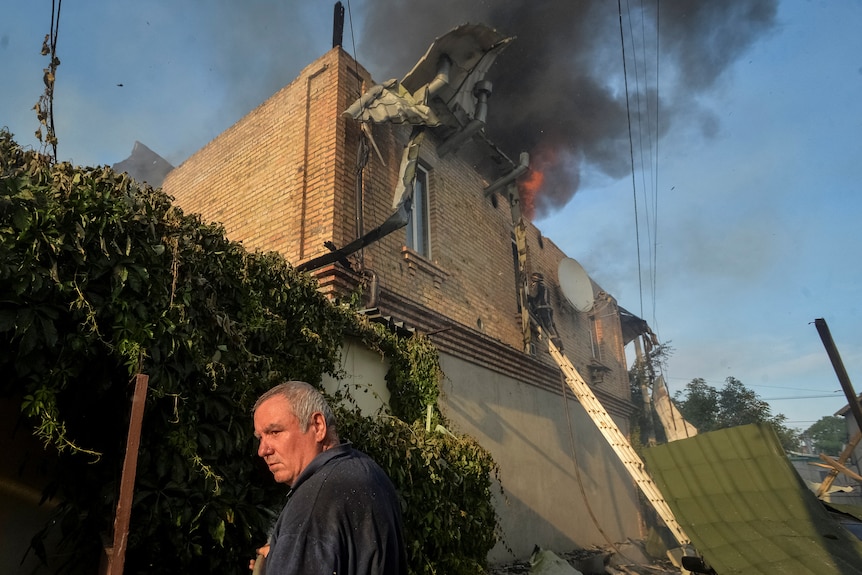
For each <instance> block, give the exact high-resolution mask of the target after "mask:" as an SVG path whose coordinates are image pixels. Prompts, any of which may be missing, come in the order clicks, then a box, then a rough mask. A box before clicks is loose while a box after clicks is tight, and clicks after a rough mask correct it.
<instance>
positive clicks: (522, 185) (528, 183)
mask: <svg viewBox="0 0 862 575" xmlns="http://www.w3.org/2000/svg"><path fill="white" fill-rule="evenodd" d="M556 163H557V152H556V150H555V149H553V148H552V147H550V146H549V145H541V144H540V145H539V146H538V147H537V149H536V150H535V151H534V152H533V153H532V156H531V158H530V169H529V171H527V176H526V177H525V178H523V179H521V180H520V181H519V182H518V193H519V195H520V198H521V213H523V214H524V217H526V218H527V219H530V220H531V219H533V216H534V215H535V213H536V198H537V197H539V194H541V193H542V186H543V185H544V183H545V172H547V171H548V170H549V169H550V168H552V167H553V165H554V164H556Z"/></svg>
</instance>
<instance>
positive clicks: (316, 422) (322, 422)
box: [308, 411, 327, 443]
mask: <svg viewBox="0 0 862 575" xmlns="http://www.w3.org/2000/svg"><path fill="white" fill-rule="evenodd" d="M308 430H309V431H311V432H312V433H313V434H314V439H315V440H316V441H317V442H318V443H323V442H324V441H325V440H326V432H327V427H326V418H325V417H323V414H322V413H320V412H319V411H316V412H314V413H312V414H311V422H310V424H309V426H308Z"/></svg>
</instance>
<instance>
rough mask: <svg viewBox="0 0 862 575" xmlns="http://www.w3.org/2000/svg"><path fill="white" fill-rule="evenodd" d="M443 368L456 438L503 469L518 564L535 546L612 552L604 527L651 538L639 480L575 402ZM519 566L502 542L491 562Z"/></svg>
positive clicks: (445, 359)
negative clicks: (643, 519)
mask: <svg viewBox="0 0 862 575" xmlns="http://www.w3.org/2000/svg"><path fill="white" fill-rule="evenodd" d="M440 360H441V366H442V368H443V371H444V373H445V374H446V377H445V381H444V384H443V389H442V392H443V393H442V397H441V402H440V403H441V407H442V409H443V411H444V413H445V414H446V416H447V417H449V418H450V420H451V422H452V427H453V428H454V429H453V431H456V432H459V433H464V434H467V435H470V436H472V437H473V438H475V439H476V440H477V441H478V442H479V443H480V444H481V445H482V446H483V447H485V448H486V449H488V450H489V451H490V452H491V454H492V455H493V457H494V460H495V461H496V462H497V464H498V465H499V468H500V483H501V485H502V488H503V495H500V494H499V493H497V494H496V506H497V511H498V513H499V515H500V520H501V526H502V529H503V534H504V537H505V540H506V544H507V545H509V546H510V547H511V549H512V551H513V552H514V554H515V556H516V557H519V558H524V557H529V555H530V553H531V552H532V550H533V546H534V545H539V546H541V547H543V548H547V549H554V550H558V551H566V550H572V549H576V548H578V547H585V546H587V545H591V544H596V545H606V544H607V541H605V540H604V538H603V537H602V536H601V534H600V531H599V528H601V531H604V533H606V534H607V535H608V537H609V538H610V539H612V540H613V542H620V541H624V540H626V538H639V537H641V536H642V533H641V525H640V507H639V505H640V504H639V502H638V496H637V493H636V487H635V485H634V482H633V481H632V480H631V479H630V476H629V475H628V474H627V472H626V470H625V468H624V467H623V465H622V463H620V461H619V459H618V458H617V457H616V455H615V454H614V453H613V451H612V450H611V447H610V446H609V445H608V444H607V442H606V441H605V440H604V438H603V437H602V435H601V433H600V432H599V430H598V429H597V428H596V426H595V424H594V423H593V422H592V420H591V419H590V418H589V416H588V415H587V414H586V412H585V411H584V409H583V408H582V407H581V405H580V404H579V403H578V402H577V401H576V400H574V399H573V398H571V396H568V397H569V398H568V399H567V400H566V402H564V400H563V396H562V393H560V394H555V393H552V392H550V391H547V390H542V389H538V388H536V387H535V386H532V385H529V384H526V383H524V382H522V381H519V380H517V379H514V378H511V377H506V376H503V375H500V374H498V373H494V372H491V371H489V370H484V369H482V368H478V367H476V366H475V365H473V364H470V363H467V362H465V361H463V360H460V359H457V358H454V357H451V356H447V355H441V358H440ZM616 423H617V425H621V424H623V423H624V422H621V421H619V420H616ZM621 429H622V430H623V432H624V433H625V432H627V426H625V425H623V426H621ZM611 493H612V494H613V497H608V494H611ZM591 512H592V513H591ZM591 515H592V516H595V517H596V521H595V522H594V521H593V519H592V518H591ZM511 559H512V556H511V555H510V554H509V552H508V551H507V550H506V548H505V547H504V546H503V545H502V544H498V545H497V546H496V547H495V548H494V549H493V550H492V552H491V554H490V555H489V561H490V562H491V563H495V562H505V561H509V560H511Z"/></svg>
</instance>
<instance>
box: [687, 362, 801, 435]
mask: <svg viewBox="0 0 862 575" xmlns="http://www.w3.org/2000/svg"><path fill="white" fill-rule="evenodd" d="M674 403H675V404H676V406H677V408H678V409H679V410H680V412H681V413H682V415H683V417H685V418H686V420H688V421H689V423H691V424H692V425H694V426H695V427H697V429H698V430H699V431H700V432H706V431H714V430H717V429H725V428H727V427H736V426H738V425H746V424H749V423H769V424H771V425H772V427H773V428H774V429H775V432H776V433H777V434H778V439H779V440H780V441H781V445H782V447H784V449H785V450H787V451H791V450H794V449H797V448H798V447H799V432H798V431H797V430H796V429H794V428H790V427H787V425H785V421H787V418H786V417H785V416H784V415H782V414H780V413H779V414H778V415H772V412H771V409H770V407H769V404H768V403H767V402H765V401H764V400H762V399H760V396H758V395H757V393H755V392H754V391H752V390H750V389H748V388H747V387H745V385H744V384H743V383H742V382H741V381H739V380H738V379H736V378H735V377H728V378H727V379H726V380H725V383H724V387H722V388H721V389H715V388H714V387H712V386H711V385H709V384H708V383H706V381H704V380H703V379H701V378H696V379H693V380H691V381H690V382H689V383H688V384H686V386H685V389H684V390H683V391H678V392H676V393H675V394H674Z"/></svg>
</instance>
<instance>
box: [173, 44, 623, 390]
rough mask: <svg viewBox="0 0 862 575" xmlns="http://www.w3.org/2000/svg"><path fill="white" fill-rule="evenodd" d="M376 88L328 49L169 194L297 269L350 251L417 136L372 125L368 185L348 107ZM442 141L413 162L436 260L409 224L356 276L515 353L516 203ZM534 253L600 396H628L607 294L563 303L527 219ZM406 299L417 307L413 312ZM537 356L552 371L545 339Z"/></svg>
mask: <svg viewBox="0 0 862 575" xmlns="http://www.w3.org/2000/svg"><path fill="white" fill-rule="evenodd" d="M370 84H371V79H370V77H369V75H368V73H367V71H365V70H364V69H363V68H361V67H360V66H358V65H357V64H356V62H354V61H353V59H352V58H350V57H349V56H348V55H347V54H346V53H344V52H343V51H342V50H341V49H340V48H335V49H333V50H331V51H329V52H328V53H327V54H325V55H324V56H323V57H321V58H320V59H319V60H317V61H316V62H314V63H312V64H311V65H309V66H308V67H306V68H305V69H304V70H303V71H302V73H301V74H300V75H299V77H298V78H297V79H296V80H294V81H293V82H292V83H291V84H289V85H288V86H286V87H285V88H283V89H282V90H280V91H279V92H277V93H276V94H275V95H273V96H272V97H271V98H270V99H269V100H267V101H266V102H264V103H263V104H262V105H260V106H259V107H258V108H256V109H255V110H253V111H252V112H251V113H249V114H248V115H247V116H246V117H244V118H243V119H241V120H240V121H239V122H237V123H236V124H235V125H234V126H232V127H231V128H229V129H228V130H226V131H225V132H224V133H222V134H221V135H219V136H218V137H217V138H216V139H214V140H213V141H212V142H210V143H209V144H208V145H207V146H205V147H204V148H203V149H201V150H200V151H199V152H197V153H196V154H195V155H193V156H192V157H191V158H189V159H188V160H187V161H186V162H184V163H183V164H182V165H181V166H179V167H178V168H177V169H175V170H174V171H173V172H171V173H170V174H169V175H168V177H167V179H166V180H165V183H164V188H165V190H166V191H167V192H168V193H170V194H172V195H173V196H175V197H176V200H177V203H178V204H179V205H180V206H181V207H183V209H185V210H186V211H189V212H199V213H201V214H202V215H203V217H204V219H205V220H214V221H218V222H221V223H222V224H224V226H225V228H226V231H227V234H228V236H229V237H230V238H231V239H235V240H242V241H243V243H244V244H245V245H246V247H248V248H249V249H255V250H267V251H268V250H275V251H279V252H281V253H282V254H284V255H285V257H286V258H287V259H288V260H289V261H291V262H292V263H293V264H295V265H296V264H299V263H302V262H304V261H307V260H309V259H311V258H313V257H316V256H319V255H322V254H323V253H326V252H327V251H328V250H327V249H326V248H325V247H324V242H326V241H331V242H333V243H334V244H335V245H337V246H339V247H340V246H344V245H345V244H347V243H348V242H350V241H352V240H354V239H355V238H356V237H358V235H359V230H360V229H362V230H364V231H365V232H367V231H369V230H371V229H373V228H375V227H376V226H379V225H380V224H381V223H383V222H384V221H385V220H386V219H387V218H388V217H389V216H390V215H391V214H392V212H393V209H392V202H393V193H394V190H395V187H396V183H397V177H398V168H399V164H400V161H401V154H402V150H403V148H404V145H405V143H406V142H407V140H408V138H409V136H410V132H411V127H410V126H405V125H391V124H382V125H376V126H373V127H372V134H373V137H374V141H375V143H376V144H377V147H378V149H379V152H380V156H381V157H382V160H381V157H378V154H377V153H376V152H375V151H374V150H371V152H370V157H369V158H368V163H367V165H366V166H365V168H364V170H362V173H361V181H360V177H359V176H358V173H359V171H358V169H357V151H358V149H359V143H360V130H359V127H358V124H357V123H356V122H355V121H353V120H352V119H348V118H345V117H343V116H342V115H341V113H342V112H343V111H344V110H345V109H346V108H347V107H348V106H349V105H350V104H351V103H352V102H353V101H355V100H356V99H357V98H358V97H359V96H360V94H361V93H362V92H363V91H364V89H365V87H367V86H368V85H370ZM490 113H491V114H493V106H492V107H491V109H490ZM439 143H440V142H439V141H438V140H437V139H436V137H435V136H434V134H433V133H432V132H431V131H428V132H426V137H425V140H424V141H423V143H422V146H421V148H420V155H419V157H420V162H421V164H422V166H423V167H425V168H426V169H427V170H428V176H429V182H428V183H429V225H430V237H431V247H430V256H429V257H428V258H425V257H422V256H420V255H419V254H417V253H415V252H413V251H412V250H409V249H408V248H406V247H405V245H404V244H405V238H406V234H405V231H404V230H403V229H402V230H398V231H396V232H394V233H393V234H391V235H389V236H387V237H385V238H383V239H382V240H380V241H378V242H376V243H374V244H372V245H370V246H368V247H367V248H365V249H364V250H362V251H361V252H359V253H357V254H355V255H354V256H353V257H352V258H351V259H352V260H353V262H354V268H356V269H359V270H366V271H371V272H373V273H374V274H375V275H376V277H377V279H378V281H379V286H380V293H381V294H382V295H381V297H380V298H379V301H378V302H377V305H378V306H379V307H381V309H383V310H384V311H386V310H389V313H392V312H393V310H395V311H398V310H401V311H403V310H404V309H406V307H411V309H415V305H418V307H419V308H420V309H425V310H426V311H427V312H428V313H426V314H425V315H424V316H423V317H421V318H416V319H417V320H418V321H417V323H418V324H419V325H420V326H421V327H422V328H423V330H424V331H434V330H437V329H444V328H446V325H440V323H441V320H440V318H446V319H445V322H446V323H447V324H451V323H453V322H454V323H456V324H459V325H460V326H462V328H463V329H461V330H460V331H459V333H465V334H466V333H472V334H474V335H475V336H476V337H486V338H489V339H490V340H495V341H499V342H501V343H502V344H504V345H506V346H508V347H511V348H514V350H515V352H518V351H520V350H521V349H522V348H523V343H522V341H523V338H522V334H521V322H520V314H519V311H518V302H517V288H516V279H515V273H514V262H513V256H512V230H513V226H512V213H511V210H510V207H509V204H508V202H507V200H506V198H505V197H503V196H498V197H497V198H495V199H496V201H492V198H489V197H486V196H485V194H484V188H485V187H486V186H487V185H488V184H490V183H491V181H489V180H492V179H493V178H494V177H495V176H494V175H492V174H487V173H480V172H479V171H477V170H476V169H475V168H474V167H473V165H472V164H471V163H470V162H468V161H467V159H465V157H466V154H460V153H449V154H447V155H446V156H445V157H440V156H439V155H438V154H437V151H436V150H437V146H438V145H439ZM471 145H472V144H471ZM527 252H528V265H529V268H530V271H540V272H542V273H544V275H545V278H546V283H547V285H548V287H549V289H550V291H551V293H552V295H553V300H552V304H553V305H554V308H555V319H556V325H557V328H558V331H559V333H560V335H561V337H562V339H563V341H564V342H565V345H566V348H565V352H566V355H567V356H568V357H569V358H570V360H571V361H572V363H573V364H574V365H575V367H576V368H577V369H578V370H579V371H580V372H581V374H582V375H583V376H584V377H585V378H586V379H587V380H588V381H590V377H589V373H590V370H589V366H590V364H591V363H595V360H597V359H599V360H600V361H601V364H603V365H604V366H607V367H608V368H609V369H610V371H609V372H608V374H607V375H606V377H605V379H604V381H603V382H602V383H601V384H600V388H602V390H603V391H604V392H607V393H610V394H612V395H615V396H617V397H621V398H627V397H628V394H629V392H628V382H627V375H626V366H625V359H624V352H623V346H622V333H621V330H620V325H619V320H618V318H615V317H614V316H613V315H614V312H615V311H616V302H614V301H613V299H612V298H610V297H607V298H605V299H603V300H602V303H601V309H598V308H597V312H596V313H593V314H589V313H582V312H578V311H576V310H575V309H574V308H572V307H571V306H570V305H569V304H568V303H566V302H565V301H564V298H562V297H561V294H560V291H559V288H558V286H559V283H558V279H557V266H558V264H559V262H560V260H561V259H562V258H564V257H565V254H564V253H563V252H562V250H560V249H559V248H558V247H557V246H556V245H555V244H554V243H553V242H552V241H550V240H549V239H547V238H542V237H541V234H540V232H539V230H538V229H536V228H535V227H534V226H532V225H529V226H528V233H527ZM316 274H317V275H318V278H319V280H320V282H321V285H322V286H323V289H324V290H325V291H328V292H330V293H333V292H337V291H339V290H341V291H343V290H345V289H348V290H349V289H352V288H353V287H354V286H355V285H356V284H357V283H358V282H359V281H360V277H361V276H360V275H359V274H354V273H352V272H345V271H344V270H343V269H341V268H340V267H339V266H334V265H333V266H328V267H326V268H323V269H321V270H317V272H316ZM599 291H600V288H598V286H596V292H597V293H598V292H599ZM401 300H403V301H407V302H411V303H412V304H414V305H413V306H406V307H405V306H404V305H402V304H399V303H398V302H399V301H401ZM609 315H610V317H608V316H609ZM433 322H437V323H433ZM423 323H424V325H423ZM464 345H467V346H469V345H470V343H469V342H466V341H465V342H464V343H463V344H462V345H458V344H454V345H452V346H451V349H450V350H448V351H451V352H453V353H456V354H457V353H459V351H463V350H460V349H459V348H461V347H463V346H464ZM534 361H537V362H541V363H544V364H545V365H550V366H553V363H552V361H551V359H550V357H548V355H547V353H544V348H543V344H542V343H541V342H537V354H536V357H535V358H534Z"/></svg>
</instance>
